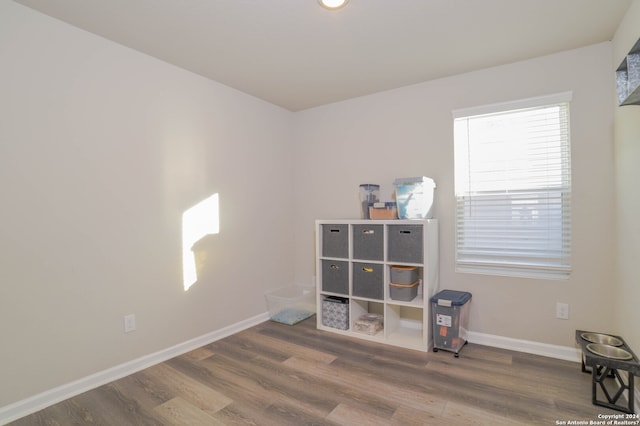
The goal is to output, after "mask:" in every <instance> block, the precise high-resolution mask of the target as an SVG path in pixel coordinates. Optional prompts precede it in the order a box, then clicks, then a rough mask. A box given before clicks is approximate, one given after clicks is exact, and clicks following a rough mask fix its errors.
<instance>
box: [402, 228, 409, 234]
mask: <svg viewBox="0 0 640 426" xmlns="http://www.w3.org/2000/svg"><path fill="white" fill-rule="evenodd" d="M400 233H401V234H410V233H411V231H409V230H407V229H401V230H400Z"/></svg>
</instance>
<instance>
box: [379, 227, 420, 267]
mask: <svg viewBox="0 0 640 426" xmlns="http://www.w3.org/2000/svg"><path fill="white" fill-rule="evenodd" d="M422 235H423V226H422V225H389V228H388V235H387V242H388V253H387V257H388V259H389V261H392V262H406V263H422V261H423V251H422V249H423V248H422Z"/></svg>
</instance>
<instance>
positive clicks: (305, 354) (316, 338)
mask: <svg viewBox="0 0 640 426" xmlns="http://www.w3.org/2000/svg"><path fill="white" fill-rule="evenodd" d="M599 414H620V413H619V412H617V411H613V410H609V409H606V408H602V407H597V406H594V405H592V404H591V378H590V375H588V374H584V373H582V372H581V371H580V364H577V363H572V362H566V361H560V360H555V359H550V358H545V357H540V356H535V355H528V354H523V353H519V352H511V351H507V350H501V349H495V348H490V347H485V346H480V345H474V344H468V345H466V346H465V347H464V348H463V349H462V351H461V352H460V358H454V356H453V354H452V353H450V352H445V351H439V352H437V353H433V352H430V353H424V352H418V351H412V350H405V349H401V348H396V347H392V346H387V345H383V344H377V343H371V342H367V341H364V340H360V339H353V338H347V337H343V336H340V335H337V334H334V333H327V332H323V331H318V330H316V328H315V317H312V318H310V319H308V320H306V321H303V322H302V323H299V324H297V325H295V326H287V325H283V324H279V323H274V322H271V321H267V322H265V323H262V324H260V325H258V326H256V327H253V328H250V329H248V330H245V331H243V332H241V333H238V334H235V335H233V336H230V337H227V338H225V339H222V340H219V341H217V342H215V343H212V344H210V345H208V346H205V347H202V348H200V349H197V350H195V351H193V352H190V353H187V354H185V355H182V356H179V357H176V358H173V359H171V360H169V361H166V362H164V363H162V364H159V365H156V366H153V367H151V368H148V369H146V370H143V371H140V372H138V373H135V374H132V375H130V376H128V377H125V378H123V379H120V380H117V381H115V382H112V383H110V384H107V385H104V386H101V387H99V388H97V389H94V390H92V391H89V392H86V393H83V394H81V395H78V396H76V397H74V398H71V399H69V400H66V401H63V402H61V403H59V404H56V405H54V406H51V407H48V408H46V409H44V410H42V411H39V412H37V413H34V414H32V415H29V416H27V417H24V418H22V419H20V420H17V421H15V422H13V423H11V425H12V426H20V425H65V426H66V425H81V424H89V425H93V424H97V425H118V426H120V425H277V426H281V425H296V426H297V425H367V426H369V425H470V424H476V425H507V424H508V425H514V424H523V425H535V424H540V425H556V424H559V423H557V422H560V421H586V422H587V424H589V421H591V420H593V421H598V420H600V419H599V418H598V415H599Z"/></svg>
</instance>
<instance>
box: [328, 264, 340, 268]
mask: <svg viewBox="0 0 640 426" xmlns="http://www.w3.org/2000/svg"><path fill="white" fill-rule="evenodd" d="M329 268H330V269H340V267H339V266H338V265H336V264H331V265H330V266H329Z"/></svg>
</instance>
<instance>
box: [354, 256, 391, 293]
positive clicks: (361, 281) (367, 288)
mask: <svg viewBox="0 0 640 426" xmlns="http://www.w3.org/2000/svg"><path fill="white" fill-rule="evenodd" d="M353 295H354V296H356V297H365V298H367V299H378V300H382V299H384V268H383V266H382V265H381V264H377V263H360V262H354V263H353Z"/></svg>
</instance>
